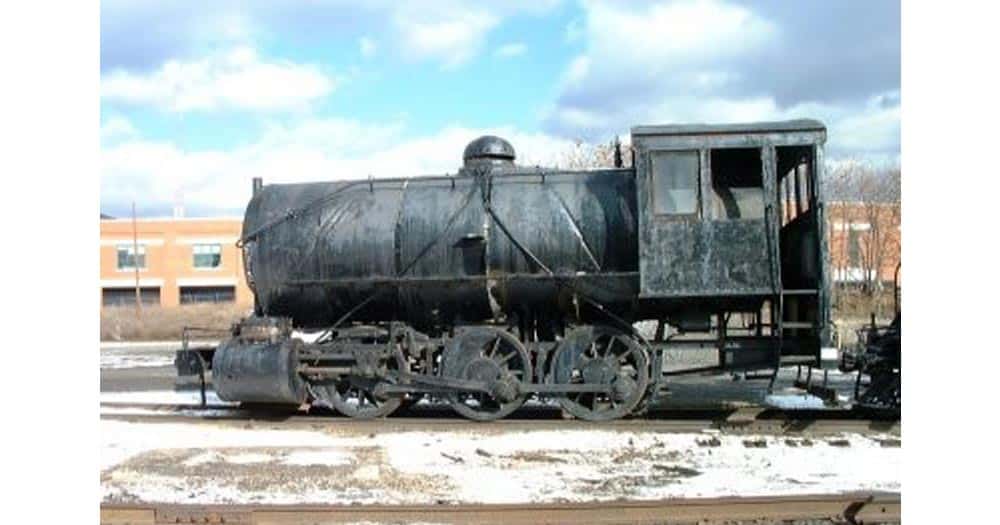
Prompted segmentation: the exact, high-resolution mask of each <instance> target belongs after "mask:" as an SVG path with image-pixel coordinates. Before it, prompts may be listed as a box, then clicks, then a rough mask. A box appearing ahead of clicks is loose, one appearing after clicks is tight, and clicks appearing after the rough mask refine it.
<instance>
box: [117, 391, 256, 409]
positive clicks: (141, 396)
mask: <svg viewBox="0 0 1000 525" xmlns="http://www.w3.org/2000/svg"><path fill="white" fill-rule="evenodd" d="M100 399H101V404H102V405H114V404H134V403H142V404H151V405H198V404H200V403H201V393H200V392H199V391H197V390H138V391H133V392H101V397H100ZM205 402H206V403H207V404H209V405H234V406H235V405H237V403H233V402H230V401H223V400H221V399H219V395H218V394H216V393H215V391H214V390H211V389H208V390H206V391H205Z"/></svg>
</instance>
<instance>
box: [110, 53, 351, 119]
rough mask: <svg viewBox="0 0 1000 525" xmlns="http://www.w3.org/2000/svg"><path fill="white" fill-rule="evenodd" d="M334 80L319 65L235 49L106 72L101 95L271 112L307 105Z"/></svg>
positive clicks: (178, 106) (188, 107) (186, 107)
mask: <svg viewBox="0 0 1000 525" xmlns="http://www.w3.org/2000/svg"><path fill="white" fill-rule="evenodd" d="M336 84H337V81H336V79H334V78H332V77H330V76H328V75H327V74H325V73H324V72H323V71H321V70H320V69H319V68H318V67H316V66H313V65H308V64H295V63H292V62H287V61H267V60H262V59H261V58H260V57H258V55H257V53H256V51H255V50H254V49H253V48H250V47H236V48H233V49H231V50H230V51H228V52H226V53H218V54H215V55H211V56H209V57H207V58H204V59H201V60H194V61H187V62H185V61H179V60H170V61H168V62H166V63H165V64H163V65H162V66H161V67H160V68H159V69H157V70H155V71H152V72H150V73H131V72H127V71H121V70H118V71H114V72H111V73H109V74H106V75H102V78H101V97H102V98H103V99H105V100H107V101H112V102H122V103H129V104H142V105H151V106H156V107H158V108H161V109H164V110H166V111H173V112H187V111H210V110H218V109H246V110H256V111H273V110H287V109H297V108H302V107H305V106H307V105H308V104H309V102H311V101H313V100H316V99H318V98H321V97H324V96H326V95H328V94H330V93H331V92H332V91H333V90H334V88H335V87H336Z"/></svg>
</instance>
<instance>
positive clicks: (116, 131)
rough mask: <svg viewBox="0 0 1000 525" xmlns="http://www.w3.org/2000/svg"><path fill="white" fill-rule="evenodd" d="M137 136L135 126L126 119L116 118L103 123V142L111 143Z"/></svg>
mask: <svg viewBox="0 0 1000 525" xmlns="http://www.w3.org/2000/svg"><path fill="white" fill-rule="evenodd" d="M135 135H136V129H135V126H133V125H132V122H131V121H129V120H128V119H127V118H125V117H120V116H114V117H110V118H108V119H107V120H106V121H104V122H102V123H101V142H110V141H114V140H117V139H121V138H128V137H132V136H135Z"/></svg>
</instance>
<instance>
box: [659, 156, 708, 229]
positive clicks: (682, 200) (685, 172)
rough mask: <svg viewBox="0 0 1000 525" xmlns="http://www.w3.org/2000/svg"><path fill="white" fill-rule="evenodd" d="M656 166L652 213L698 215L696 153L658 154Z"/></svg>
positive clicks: (697, 165) (697, 163)
mask: <svg viewBox="0 0 1000 525" xmlns="http://www.w3.org/2000/svg"><path fill="white" fill-rule="evenodd" d="M651 157H652V158H651V161H652V164H653V213H655V214H657V215H697V213H698V170H699V169H700V168H699V166H700V164H699V161H698V152H697V151H656V152H653V154H652V155H651Z"/></svg>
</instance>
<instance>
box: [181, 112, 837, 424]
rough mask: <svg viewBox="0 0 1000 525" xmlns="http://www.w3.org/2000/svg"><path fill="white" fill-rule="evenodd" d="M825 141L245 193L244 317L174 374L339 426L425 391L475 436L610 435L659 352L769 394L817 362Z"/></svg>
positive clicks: (761, 139) (786, 126) (728, 136)
mask: <svg viewBox="0 0 1000 525" xmlns="http://www.w3.org/2000/svg"><path fill="white" fill-rule="evenodd" d="M825 138H826V130H825V128H824V126H823V125H822V124H821V123H820V122H817V121H813V120H798V121H788V122H774V123H758V124H747V125H711V126H709V125H673V126H641V127H636V128H633V129H632V140H631V144H632V151H631V155H632V159H633V162H632V164H633V167H629V168H625V167H620V166H621V163H620V162H618V164H619V167H617V168H613V169H596V170H586V171H571V170H560V169H548V168H539V167H523V166H517V165H515V163H514V160H515V153H514V149H513V148H512V147H511V145H510V144H508V143H507V142H506V141H504V140H503V139H501V138H498V137H492V136H487V137H481V138H479V139H476V140H475V141H473V142H472V143H470V144H469V145H468V147H467V148H466V150H465V153H464V165H463V166H462V167H461V169H459V170H458V172H457V173H456V174H454V175H445V176H432V177H416V178H406V179H369V180H352V181H341V182H325V183H306V184H276V185H266V186H265V185H262V184H261V182H260V181H259V180H255V181H254V192H253V198H252V199H251V201H250V203H249V205H248V206H247V211H246V217H245V221H244V226H243V228H244V229H243V235H242V238H241V239H240V241H239V242H240V245H241V247H242V250H243V254H244V266H245V268H246V271H247V278H248V282H249V283H250V286H251V288H252V289H253V291H254V295H255V299H256V300H255V312H254V316H252V317H250V318H248V319H246V320H245V321H243V322H242V323H240V324H239V325H237V326H236V327H234V329H233V336H232V338H230V339H228V340H227V341H225V342H223V343H222V344H221V345H220V346H219V347H218V348H217V349H215V351H214V352H212V353H207V354H206V353H201V354H198V355H197V356H194V357H191V358H190V362H191V363H193V364H192V365H191V366H186V367H185V366H182V363H181V362H182V361H184V358H183V357H181V356H179V358H178V363H179V364H178V366H179V368H184V369H185V370H187V371H188V373H190V371H191V370H192V369H194V368H197V366H195V365H197V364H198V363H196V361H200V362H201V364H202V365H203V368H209V361H210V363H211V364H210V368H211V370H212V381H213V384H214V386H215V389H216V391H217V392H218V395H219V397H220V398H222V399H225V400H231V401H241V402H263V403H288V404H302V403H307V402H309V403H315V404H320V405H328V406H332V407H334V408H335V409H337V410H338V411H340V412H342V413H344V414H346V415H348V416H352V417H378V416H385V415H387V414H389V413H391V412H393V410H395V409H396V408H397V407H399V406H400V405H401V404H402V403H405V402H409V401H413V400H415V399H418V398H419V397H421V396H424V395H433V396H435V397H437V398H439V399H444V400H446V401H447V402H448V403H450V404H451V406H452V407H453V408H454V409H455V410H456V411H457V412H459V413H461V414H462V415H464V416H466V417H469V418H472V419H477V420H490V419H497V418H501V417H504V416H506V415H508V414H510V413H511V412H513V411H514V410H516V409H517V408H518V407H519V406H521V405H522V404H523V403H524V402H525V401H526V400H527V399H528V398H529V397H531V396H540V397H544V398H548V399H555V400H557V401H558V402H559V404H561V406H562V407H563V408H564V409H565V410H566V411H567V412H569V413H570V414H572V415H574V416H576V417H578V418H582V419H587V420H607V419H613V418H617V417H622V416H625V415H628V414H630V413H633V412H635V411H638V410H640V409H641V407H642V406H644V404H645V402H646V401H648V400H649V399H650V398H651V397H652V396H654V395H655V394H656V393H657V392H658V391H659V387H660V386H661V384H662V382H663V380H664V374H663V372H662V371H663V369H664V363H663V349H664V348H665V347H666V346H668V345H675V346H676V345H680V346H684V345H687V346H700V347H704V346H705V345H711V347H713V348H716V349H717V350H718V365H717V366H716V367H713V368H717V369H718V370H762V369H763V370H769V371H771V376H770V377H771V378H772V379H773V377H774V374H775V373H776V371H777V369H778V367H780V366H783V365H789V364H798V365H802V364H805V365H810V366H811V365H820V364H821V360H822V358H823V357H826V356H825V351H824V347H826V346H827V341H828V339H829V335H830V323H829V302H828V295H827V289H828V286H827V278H828V271H827V262H826V261H827V254H826V241H825V230H824V227H823V224H824V221H823V200H822V191H821V187H820V181H821V179H822V177H821V176H820V175H821V173H820V171H821V169H822V166H823V143H824V141H825ZM617 157H618V158H619V159H620V157H621V155H620V153H619V155H617ZM642 320H652V321H656V322H657V323H658V327H657V330H656V335H655V336H652V337H643V335H642V334H640V333H639V332H638V331H637V330H636V329H635V328H634V324H635V323H636V322H637V321H642ZM667 326H669V327H671V330H670V332H671V335H670V337H666V338H665V337H664V332H665V331H666V330H665V327H667ZM295 330H301V331H314V332H315V331H320V332H321V334H320V335H319V336H318V337H317V338H315V339H314V340H313V341H312V342H304V341H303V340H302V339H300V338H297V337H294V333H295ZM314 335H315V334H314ZM209 358H210V359H209ZM834 361H835V360H834ZM698 371H704V369H699V370H698Z"/></svg>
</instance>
